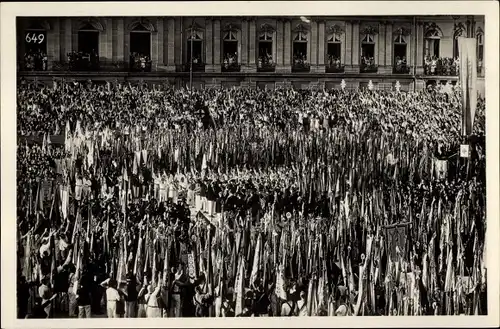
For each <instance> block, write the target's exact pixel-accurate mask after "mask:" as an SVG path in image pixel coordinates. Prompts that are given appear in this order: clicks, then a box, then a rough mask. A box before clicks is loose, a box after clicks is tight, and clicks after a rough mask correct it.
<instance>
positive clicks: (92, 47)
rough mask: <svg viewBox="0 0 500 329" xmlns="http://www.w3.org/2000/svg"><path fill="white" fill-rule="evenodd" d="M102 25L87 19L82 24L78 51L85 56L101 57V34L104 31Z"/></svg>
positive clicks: (79, 31)
mask: <svg viewBox="0 0 500 329" xmlns="http://www.w3.org/2000/svg"><path fill="white" fill-rule="evenodd" d="M103 29H104V28H103V26H102V24H101V23H100V22H99V21H98V20H96V19H87V20H84V21H82V22H81V24H80V29H79V30H78V51H79V52H80V53H83V54H85V55H89V56H90V55H92V56H98V55H99V32H101V31H103Z"/></svg>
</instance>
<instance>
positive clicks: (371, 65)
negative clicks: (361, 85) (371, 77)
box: [361, 56, 376, 71]
mask: <svg viewBox="0 0 500 329" xmlns="http://www.w3.org/2000/svg"><path fill="white" fill-rule="evenodd" d="M361 68H362V70H363V71H372V70H374V69H376V65H375V58H374V57H373V56H362V57H361Z"/></svg>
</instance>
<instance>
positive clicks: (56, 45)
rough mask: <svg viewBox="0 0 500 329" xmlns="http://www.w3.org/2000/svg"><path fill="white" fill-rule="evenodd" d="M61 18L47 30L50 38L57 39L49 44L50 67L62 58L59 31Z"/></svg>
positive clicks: (48, 57)
mask: <svg viewBox="0 0 500 329" xmlns="http://www.w3.org/2000/svg"><path fill="white" fill-rule="evenodd" d="M59 29H60V27H59V20H58V19H56V20H54V22H53V23H52V28H51V29H50V30H49V31H47V38H48V39H49V40H51V39H52V40H55V41H56V42H51V43H48V44H47V59H48V67H49V69H52V68H53V65H54V64H55V63H57V62H59V61H60V60H61V58H60V45H61V43H60V36H59V34H60V32H59Z"/></svg>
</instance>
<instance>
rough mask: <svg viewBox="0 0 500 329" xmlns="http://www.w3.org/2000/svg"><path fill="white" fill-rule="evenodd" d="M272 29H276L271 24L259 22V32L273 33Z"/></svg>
mask: <svg viewBox="0 0 500 329" xmlns="http://www.w3.org/2000/svg"><path fill="white" fill-rule="evenodd" d="M274 31H276V29H275V28H274V26H272V25H271V24H267V23H264V24H261V25H260V27H259V32H261V33H262V32H267V33H273V32H274Z"/></svg>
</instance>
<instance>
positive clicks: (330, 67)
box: [325, 63, 345, 73]
mask: <svg viewBox="0 0 500 329" xmlns="http://www.w3.org/2000/svg"><path fill="white" fill-rule="evenodd" d="M344 70H345V65H342V64H340V63H331V64H327V65H326V69H325V71H326V73H344Z"/></svg>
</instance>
